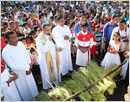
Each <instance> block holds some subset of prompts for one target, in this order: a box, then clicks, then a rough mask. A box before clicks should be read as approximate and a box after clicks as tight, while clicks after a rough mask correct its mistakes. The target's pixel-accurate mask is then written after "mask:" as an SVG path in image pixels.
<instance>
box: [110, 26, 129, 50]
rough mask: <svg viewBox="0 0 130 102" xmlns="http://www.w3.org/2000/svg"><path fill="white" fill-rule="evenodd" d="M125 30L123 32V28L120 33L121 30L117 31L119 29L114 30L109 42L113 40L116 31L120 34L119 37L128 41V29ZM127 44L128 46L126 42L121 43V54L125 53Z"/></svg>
mask: <svg viewBox="0 0 130 102" xmlns="http://www.w3.org/2000/svg"><path fill="white" fill-rule="evenodd" d="M126 29H127V30H126V31H125V28H124V30H122V31H121V30H119V27H116V28H114V29H113V31H112V35H111V39H110V40H112V39H113V34H114V32H118V30H119V33H120V37H126V38H127V39H128V40H129V29H128V28H126ZM127 44H128V43H127V42H122V52H123V51H125V49H126V47H127Z"/></svg>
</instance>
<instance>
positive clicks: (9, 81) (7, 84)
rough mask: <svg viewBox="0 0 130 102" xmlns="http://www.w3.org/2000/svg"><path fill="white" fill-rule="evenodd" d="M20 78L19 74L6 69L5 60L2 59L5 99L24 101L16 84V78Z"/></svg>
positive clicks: (2, 92) (3, 93)
mask: <svg viewBox="0 0 130 102" xmlns="http://www.w3.org/2000/svg"><path fill="white" fill-rule="evenodd" d="M17 78H18V75H16V74H15V73H13V76H12V77H11V74H10V73H9V70H8V69H6V66H5V64H4V61H3V60H2V59H1V94H2V95H3V96H4V99H3V101H22V100H21V97H20V95H19V93H18V90H17V88H16V86H15V83H14V80H15V79H17Z"/></svg>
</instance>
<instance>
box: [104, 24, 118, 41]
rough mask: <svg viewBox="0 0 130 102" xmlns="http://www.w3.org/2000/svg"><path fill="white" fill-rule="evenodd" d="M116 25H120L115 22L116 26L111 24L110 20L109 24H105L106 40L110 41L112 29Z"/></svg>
mask: <svg viewBox="0 0 130 102" xmlns="http://www.w3.org/2000/svg"><path fill="white" fill-rule="evenodd" d="M115 27H118V25H117V24H114V26H112V25H111V22H108V23H107V24H105V26H104V28H103V37H104V39H105V41H106V42H108V43H109V40H110V38H111V34H112V31H113V29H114V28H115Z"/></svg>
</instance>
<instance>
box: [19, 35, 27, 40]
mask: <svg viewBox="0 0 130 102" xmlns="http://www.w3.org/2000/svg"><path fill="white" fill-rule="evenodd" d="M22 40H26V38H25V37H24V36H23V37H20V38H18V41H22Z"/></svg>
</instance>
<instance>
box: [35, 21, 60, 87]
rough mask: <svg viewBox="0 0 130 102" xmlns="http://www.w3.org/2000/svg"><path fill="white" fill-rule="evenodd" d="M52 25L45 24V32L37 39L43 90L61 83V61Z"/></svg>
mask: <svg viewBox="0 0 130 102" xmlns="http://www.w3.org/2000/svg"><path fill="white" fill-rule="evenodd" d="M51 28H52V27H51V25H50V24H48V23H44V24H43V31H42V32H41V33H40V34H39V35H38V37H37V38H36V47H37V52H38V55H39V65H40V69H41V77H42V83H43V89H48V88H51V85H52V84H53V83H58V82H61V71H60V61H59V60H60V59H59V53H58V51H57V48H56V45H55V44H54V42H53V41H52V39H53V36H52V35H50V33H51Z"/></svg>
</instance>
